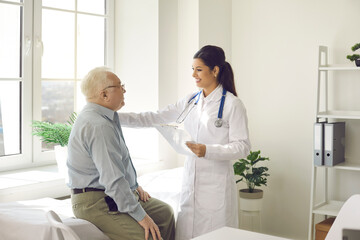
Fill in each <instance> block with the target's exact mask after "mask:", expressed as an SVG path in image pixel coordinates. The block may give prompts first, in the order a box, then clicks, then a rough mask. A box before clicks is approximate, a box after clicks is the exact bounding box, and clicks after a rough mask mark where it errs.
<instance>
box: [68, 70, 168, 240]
mask: <svg viewBox="0 0 360 240" xmlns="http://www.w3.org/2000/svg"><path fill="white" fill-rule="evenodd" d="M81 90H82V92H83V94H84V95H85V96H86V99H87V102H88V103H87V105H86V106H85V107H84V109H83V110H82V111H81V112H80V114H79V115H78V117H77V119H76V122H75V124H74V126H73V129H72V131H71V134H70V138H69V144H68V162H67V165H68V168H69V180H70V181H69V187H70V188H71V192H72V194H71V199H72V205H73V212H74V215H75V216H76V217H77V218H82V219H85V220H87V221H89V222H92V223H93V224H94V225H96V226H97V227H98V228H99V229H100V230H101V231H103V232H104V233H105V234H106V235H107V236H108V237H109V238H111V239H129V240H130V239H131V240H137V239H139V240H140V239H141V240H143V239H148V238H150V239H151V238H152V239H154V240H157V239H161V238H163V239H164V240H166V239H174V233H175V220H174V214H173V211H172V209H171V207H170V206H169V205H167V204H166V203H164V202H161V201H160V200H157V199H155V198H151V197H150V195H149V194H148V193H147V192H146V191H144V190H143V189H142V188H141V187H140V186H139V185H138V183H137V179H136V178H137V176H136V171H135V168H134V166H133V164H132V161H131V158H130V154H129V151H128V149H127V147H126V143H125V140H124V137H123V134H122V130H121V126H120V122H119V117H118V114H117V112H116V111H118V110H119V109H120V108H122V107H123V106H124V104H125V103H124V93H125V92H126V91H125V89H124V85H123V84H121V81H120V79H119V78H118V77H117V76H116V75H115V74H114V73H112V72H111V71H110V70H109V69H107V68H105V67H100V68H95V69H93V70H91V71H90V72H89V73H88V75H87V76H86V77H85V78H84V79H83V81H82V83H81Z"/></svg>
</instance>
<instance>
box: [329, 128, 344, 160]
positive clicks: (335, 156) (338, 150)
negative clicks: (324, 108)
mask: <svg viewBox="0 0 360 240" xmlns="http://www.w3.org/2000/svg"><path fill="white" fill-rule="evenodd" d="M324 154H325V156H324V164H325V165H326V166H334V165H336V164H339V163H341V162H344V161H345V122H334V123H325V125H324Z"/></svg>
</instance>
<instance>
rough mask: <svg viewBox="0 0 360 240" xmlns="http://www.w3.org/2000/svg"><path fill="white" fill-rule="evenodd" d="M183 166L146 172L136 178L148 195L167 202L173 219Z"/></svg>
mask: <svg viewBox="0 0 360 240" xmlns="http://www.w3.org/2000/svg"><path fill="white" fill-rule="evenodd" d="M183 170H184V168H183V167H179V168H173V169H167V170H162V171H158V172H154V173H148V174H145V175H143V176H140V177H139V178H138V183H139V185H140V186H142V188H143V189H144V190H145V191H147V192H148V193H149V194H150V196H152V197H154V198H157V199H159V200H161V201H163V202H166V203H167V204H169V205H170V206H171V207H172V208H173V210H174V215H175V219H177V214H178V212H179V209H180V208H179V203H180V190H181V183H182V176H183Z"/></svg>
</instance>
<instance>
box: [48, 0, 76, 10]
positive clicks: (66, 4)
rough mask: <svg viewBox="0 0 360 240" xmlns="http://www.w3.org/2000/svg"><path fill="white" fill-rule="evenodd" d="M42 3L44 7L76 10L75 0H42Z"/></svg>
mask: <svg viewBox="0 0 360 240" xmlns="http://www.w3.org/2000/svg"><path fill="white" fill-rule="evenodd" d="M42 5H43V6H44V7H51V8H60V9H66V10H75V0H60V1H54V0H42Z"/></svg>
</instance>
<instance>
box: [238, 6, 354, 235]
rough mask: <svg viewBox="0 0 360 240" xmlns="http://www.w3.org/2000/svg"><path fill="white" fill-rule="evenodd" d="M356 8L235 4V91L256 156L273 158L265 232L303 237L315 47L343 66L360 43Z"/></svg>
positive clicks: (264, 214) (264, 215) (307, 203)
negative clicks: (326, 48)
mask: <svg viewBox="0 0 360 240" xmlns="http://www.w3.org/2000/svg"><path fill="white" fill-rule="evenodd" d="M359 10H360V2H359V1H355V0H344V1H337V0H318V1H311V0H305V1H304V0H293V1H287V0H271V1H264V0H252V1H247V0H234V1H233V6H232V16H233V22H232V51H233V52H232V58H233V67H234V72H235V76H236V81H237V90H238V92H239V97H240V98H241V99H242V100H243V101H244V103H245V106H246V108H247V111H248V118H249V128H250V136H251V141H252V144H253V150H257V149H260V150H261V151H262V153H263V154H264V155H266V156H269V157H270V158H271V161H270V162H269V164H268V166H269V168H270V174H271V176H270V177H269V178H268V181H269V182H268V187H267V188H265V189H264V190H265V193H264V206H263V210H262V228H263V232H265V233H268V234H275V235H281V236H285V237H289V238H293V239H306V238H307V231H308V220H309V207H310V183H311V166H312V143H313V139H312V134H313V129H312V128H313V122H314V121H315V111H316V110H315V107H316V80H317V61H318V59H317V57H318V46H319V45H327V46H329V48H330V55H331V57H330V62H332V61H336V62H337V63H347V62H348V61H347V60H346V55H347V54H349V53H350V52H351V51H350V47H351V46H352V45H353V44H355V43H357V42H359V39H360V31H358V30H357V29H358V23H359V22H360V15H359ZM333 91H334V93H335V94H336V95H337V96H340V95H348V92H346V91H345V90H343V89H338V88H337V89H334V90H333ZM338 91H340V92H338ZM353 99H354V98H353ZM348 102H351V101H348ZM352 107H357V108H359V107H360V106H359V105H357V106H352ZM357 110H358V109H357ZM358 127H360V126H358ZM357 131H359V130H357ZM347 154H349V155H352V153H351V152H347ZM350 175H352V178H353V179H354V178H356V176H355V174H352V173H350ZM334 182H338V178H336V179H335V180H334ZM355 182H359V180H356V181H355ZM346 184H347V186H350V185H351V184H352V182H349V181H348V182H347V183H346ZM352 186H354V187H357V188H358V189H359V187H358V184H353V185H352ZM340 189H341V186H338V190H340ZM347 190H348V192H346V193H344V192H342V193H341V194H337V193H334V194H333V195H334V197H336V198H338V199H339V200H344V199H343V198H345V199H346V197H347V196H348V195H349V194H350V191H351V190H352V189H351V188H350V187H347ZM342 191H343V190H342Z"/></svg>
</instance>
